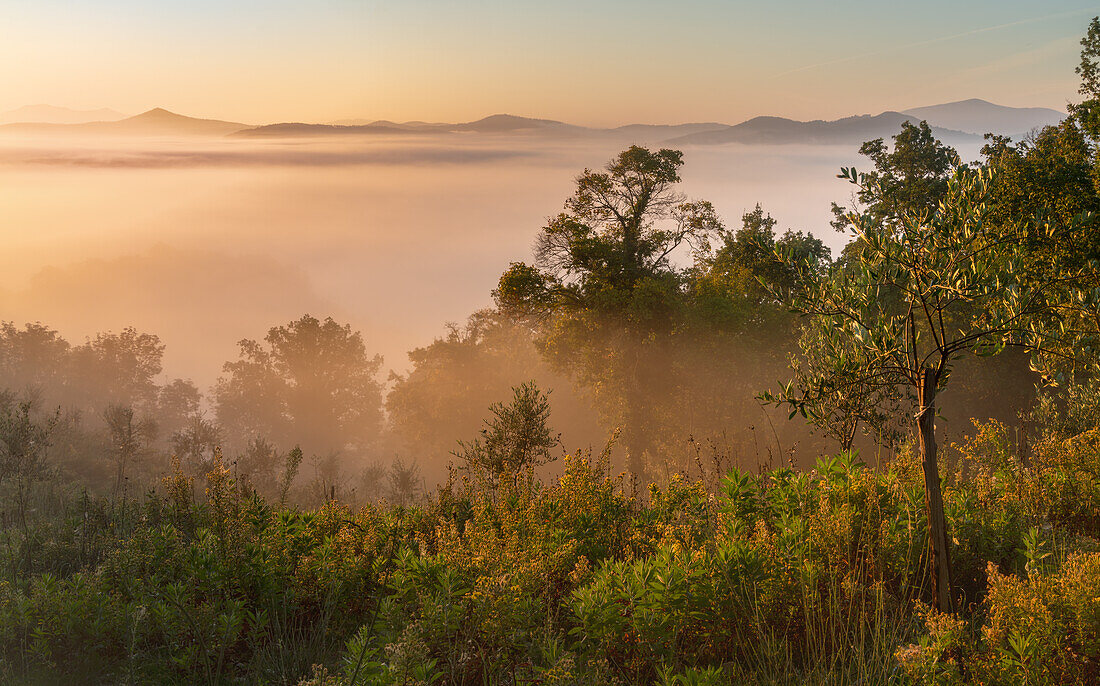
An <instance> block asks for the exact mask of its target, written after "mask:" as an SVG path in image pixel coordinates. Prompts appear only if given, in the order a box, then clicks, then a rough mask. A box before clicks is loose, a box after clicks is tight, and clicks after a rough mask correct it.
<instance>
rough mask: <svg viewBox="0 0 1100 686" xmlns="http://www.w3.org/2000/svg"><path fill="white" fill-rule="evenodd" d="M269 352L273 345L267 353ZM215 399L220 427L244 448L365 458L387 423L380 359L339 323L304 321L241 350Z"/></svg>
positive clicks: (247, 343) (272, 332) (279, 328)
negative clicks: (270, 444)
mask: <svg viewBox="0 0 1100 686" xmlns="http://www.w3.org/2000/svg"><path fill="white" fill-rule="evenodd" d="M265 344H266V345H265ZM239 345H240V359H239V360H237V361H236V362H227V363H226V364H225V366H224V367H223V370H224V371H225V374H226V376H223V377H222V378H220V379H219V380H218V383H217V386H216V388H215V393H214V401H215V406H216V408H217V418H218V423H219V424H221V425H222V426H223V427H225V428H226V429H227V431H229V432H230V434H231V435H233V436H234V437H236V438H237V440H239V441H241V442H242V443H244V442H247V441H249V440H252V439H254V438H257V437H264V438H267V439H269V440H272V441H274V442H275V443H276V444H281V445H284V446H285V445H291V444H295V443H300V444H301V445H302V446H303V447H304V448H305V449H307V450H308V451H310V452H312V453H315V454H320V453H330V452H334V451H340V450H345V449H351V450H353V451H362V450H364V449H365V448H366V447H367V446H369V445H370V444H371V443H372V442H373V441H375V440H376V439H377V437H378V434H379V431H380V426H381V422H382V384H381V383H380V382H379V381H378V379H377V376H378V372H379V370H380V369H381V367H382V358H381V356H379V355H374V356H370V355H368V354H367V352H366V347H365V346H364V344H363V338H362V336H361V335H360V334H359V332H357V331H352V329H351V327H350V326H348V325H346V324H345V325H340V324H337V323H336V322H335V321H333V319H332V318H331V317H330V318H327V319H325V320H324V321H320V320H318V319H316V318H315V317H311V316H309V315H305V316H303V317H302V318H300V319H298V320H295V321H293V322H290V323H289V324H287V325H286V326H277V327H274V328H272V329H271V330H270V331H268V334H267V336H266V337H265V338H264V343H259V342H257V341H254V340H243V341H241V342H240V344H239Z"/></svg>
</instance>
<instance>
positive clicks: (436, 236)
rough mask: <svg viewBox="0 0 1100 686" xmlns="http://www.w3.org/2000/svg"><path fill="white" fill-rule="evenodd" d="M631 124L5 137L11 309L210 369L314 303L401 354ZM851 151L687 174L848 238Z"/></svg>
mask: <svg viewBox="0 0 1100 686" xmlns="http://www.w3.org/2000/svg"><path fill="white" fill-rule="evenodd" d="M618 149H620V142H618V141H603V140H589V139H585V140H568V139H567V140H553V141H546V140H542V139H538V138H525V137H522V136H509V137H495V138H494V137H491V136H477V137H475V136H464V135H456V136H451V137H448V138H446V139H424V138H415V137H407V138H400V137H376V138H362V139H356V140H353V141H348V140H341V141H340V142H337V143H333V142H329V141H323V140H306V139H302V140H291V141H285V140H281V141H265V142H262V143H255V142H252V141H243V140H235V139H191V140H166V139H140V140H137V141H135V140H131V139H121V138H120V139H79V138H74V137H66V138H65V139H45V138H39V139H25V138H16V137H11V136H6V137H4V138H0V214H2V216H3V217H4V218H5V230H4V233H5V247H6V249H5V250H4V251H3V253H2V254H0V318H2V319H5V320H15V321H25V320H29V321H35V320H41V321H44V322H49V323H50V324H51V325H52V326H55V327H57V328H58V329H59V331H60V332H61V333H62V334H64V335H65V336H67V337H69V338H70V339H74V340H80V339H82V338H83V337H85V336H88V335H91V334H93V333H95V332H96V331H100V330H105V329H113V330H118V329H120V328H121V327H124V326H128V325H133V326H136V327H137V328H139V329H142V330H151V331H156V332H158V333H159V335H160V336H161V337H162V338H163V340H164V342H165V343H166V344H167V351H166V358H165V367H166V370H168V371H169V373H171V374H173V375H180V376H184V377H190V378H192V379H194V380H195V381H196V382H197V383H198V384H199V385H200V386H206V385H209V384H210V383H212V382H213V380H214V379H215V377H216V376H217V374H218V372H219V368H220V365H221V363H222V362H223V361H224V360H226V359H227V358H228V356H229V355H230V354H231V353H232V351H233V349H234V345H235V343H236V341H237V340H239V339H241V338H244V337H257V336H262V335H263V333H264V332H265V331H266V329H267V327H269V326H271V325H274V324H275V323H277V322H286V321H290V320H291V319H292V318H295V317H297V316H299V315H301V314H303V313H304V312H310V313H312V314H315V315H318V316H324V315H328V314H332V315H333V316H336V317H337V318H340V319H341V320H344V321H348V322H350V323H352V324H353V325H354V326H355V327H357V328H358V329H360V330H362V331H363V332H364V336H365V338H366V341H367V345H368V347H370V348H371V349H372V350H374V351H377V352H379V353H381V354H383V356H384V357H385V365H386V367H387V368H394V369H398V370H400V369H405V368H406V367H407V366H408V360H407V357H406V353H407V352H408V351H409V350H410V349H412V348H413V347H415V346H418V345H423V344H425V343H427V342H430V341H431V340H432V338H433V337H435V336H438V335H440V334H441V333H442V332H443V331H444V324H445V322H448V321H460V320H463V319H464V318H465V317H466V316H467V315H468V314H469V313H471V312H473V311H474V310H476V309H477V308H479V307H482V306H485V305H486V304H488V302H489V292H490V290H491V289H492V288H493V286H494V285H495V283H496V279H497V278H498V277H499V275H500V273H501V272H502V271H503V269H504V268H505V267H507V265H508V263H509V262H510V261H513V260H519V259H524V258H525V257H526V256H527V255H528V253H529V250H530V245H531V241H532V239H533V237H534V236H535V234H536V232H537V230H538V229H539V227H540V226H541V225H542V224H544V222H545V218H546V217H547V216H548V215H551V214H554V213H556V212H557V211H559V210H560V208H561V204H562V201H563V200H564V199H565V198H566V197H567V196H568V194H569V193H570V190H571V186H572V183H573V177H574V176H575V175H576V174H577V173H578V172H579V171H580V170H581V169H583V168H585V167H598V166H600V165H602V164H603V163H604V162H605V161H606V160H607V159H608V158H609V157H610V156H611V155H613V154H614V153H615V152H617V150H618ZM856 158H857V155H856V153H855V151H854V150H852V149H850V148H834V147H809V146H776V147H760V146H744V145H736V144H734V145H728V146H720V147H712V148H698V149H689V150H687V151H686V152H685V162H686V164H685V167H684V174H683V176H684V184H683V186H684V190H685V192H686V193H687V194H688V195H689V196H692V197H700V198H706V199H709V200H712V201H713V202H714V203H715V205H716V206H717V208H718V210H719V212H720V213H721V214H722V215H723V216H724V217H725V218H726V220H727V221H729V222H734V221H735V220H736V218H737V217H740V215H741V213H742V212H744V211H746V210H747V209H750V208H751V207H752V206H753V205H754V204H755V203H757V202H760V203H762V204H763V206H764V208H765V209H766V210H767V211H769V212H771V213H772V214H773V216H775V217H776V218H777V219H779V221H780V226H781V227H788V226H789V227H791V228H796V229H804V230H812V231H814V232H815V233H816V234H818V235H819V236H821V237H822V238H824V239H825V240H826V242H828V243H830V244H832V245H833V246H834V248H835V247H837V246H838V245H839V244H840V243H841V242H842V241H843V238H842V237H841V236H839V235H837V234H835V233H833V232H832V231H831V229H829V227H828V225H827V221H828V218H829V210H828V208H829V201H830V200H834V199H835V200H840V201H844V200H846V194H847V193H848V190H847V188H846V187H845V184H843V183H842V182H839V181H837V180H836V179H835V178H834V177H835V174H836V171H837V169H838V168H839V167H840V166H841V165H842V164H851V163H855V162H857V159H856Z"/></svg>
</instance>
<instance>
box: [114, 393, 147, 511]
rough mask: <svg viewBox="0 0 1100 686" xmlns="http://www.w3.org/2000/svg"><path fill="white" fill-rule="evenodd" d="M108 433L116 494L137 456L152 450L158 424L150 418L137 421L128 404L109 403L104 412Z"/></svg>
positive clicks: (118, 492)
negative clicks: (151, 444)
mask: <svg viewBox="0 0 1100 686" xmlns="http://www.w3.org/2000/svg"><path fill="white" fill-rule="evenodd" d="M103 420H104V421H105V422H106V423H107V434H108V436H109V438H110V442H111V450H112V452H114V456H115V488H114V492H115V495H116V496H117V495H118V494H120V493H121V492H122V488H123V486H124V485H125V481H126V468H127V467H128V466H129V465H130V464H131V463H133V462H134V461H135V460H136V459H137V458H139V457H142V456H144V455H146V454H148V452H149V444H150V443H151V442H152V441H153V440H154V439H155V438H156V435H157V424H156V422H154V421H153V420H152V419H150V418H148V417H141V418H138V419H136V420H135V418H134V408H132V407H130V406H128V405H108V406H107V409H105V410H104V411H103Z"/></svg>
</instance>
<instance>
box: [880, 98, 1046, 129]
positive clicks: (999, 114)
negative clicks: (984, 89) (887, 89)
mask: <svg viewBox="0 0 1100 686" xmlns="http://www.w3.org/2000/svg"><path fill="white" fill-rule="evenodd" d="M902 114H908V115H910V116H913V117H916V118H917V119H924V120H927V121H928V123H929V125H931V126H938V127H942V128H945V129H954V130H956V131H965V132H966V133H973V134H978V135H982V134H985V133H990V132H991V133H997V134H1001V135H1007V136H1012V137H1013V138H1016V139H1018V138H1019V137H1020V136H1022V135H1023V134H1026V133H1027V132H1029V131H1031V130H1032V129H1034V128H1037V127H1043V126H1049V125H1051V124H1057V123H1058V122H1060V121H1062V120H1063V119H1065V118H1066V113H1065V112H1059V111H1057V110H1052V109H1049V108H1047V107H1005V106H1004V105H995V104H994V103H991V102H987V101H985V100H979V99H977V98H971V99H970V100H960V101H958V102H948V103H944V104H942V105H932V106H930V107H916V108H914V109H911V110H905V111H904V112H903V113H902Z"/></svg>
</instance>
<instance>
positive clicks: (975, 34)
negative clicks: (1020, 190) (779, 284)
mask: <svg viewBox="0 0 1100 686" xmlns="http://www.w3.org/2000/svg"><path fill="white" fill-rule="evenodd" d="M1097 14H1100V3H1097V2H1078V1H1060V0H1053V1H1048V2H1042V3H1040V2H1034V0H995V1H991V0H951V1H948V0H921V1H920V2H913V1H910V2H896V1H894V0H832V1H830V2H823V1H822V0H786V1H782V0H773V1H771V2H759V1H758V2H746V1H742V0H727V1H721V0H680V1H678V2H672V1H669V0H662V1H660V2H656V1H652V0H633V1H619V0H614V1H600V0H583V1H579V0H553V1H549V0H534V1H531V0H466V1H462V2H459V1H457V0H393V1H391V2H380V1H377V0H308V1H307V0H295V1H293V2H291V1H288V0H262V1H259V0H237V1H234V0H116V1H114V2H106V1H103V0H64V1H62V0H0V27H2V28H0V64H2V65H3V67H2V68H0V110H9V109H14V108H16V107H19V106H21V105H27V104H37V103H49V104H55V105H61V106H68V107H75V108H99V107H111V108H114V109H117V110H119V111H122V112H124V113H128V114H133V113H137V112H141V111H143V110H146V109H149V108H151V107H156V106H160V107H165V108H168V109H171V110H174V111H179V112H182V113H185V114H191V115H196V116H204V117H216V118H223V119H231V120H236V121H243V122H246V123H268V122H272V121H286V120H303V121H325V120H332V119H340V118H353V117H354V118H360V117H363V118H385V119H397V120H407V119H424V120H434V121H459V120H469V119H475V118H478V117H481V116H484V115H487V114H492V113H496V112H509V113H514V114H521V115H527V116H540V117H550V118H555V119H563V120H568V121H571V122H575V123H579V124H589V125H611V124H621V123H628V122H654V123H657V122H662V123H665V122H685V121H722V122H729V123H736V122H737V121H741V120H743V119H746V118H749V117H752V116H756V115H760V114H776V115H781V116H788V117H795V118H803V119H806V118H835V117H839V116H845V115H849V114H856V113H877V112H879V111H882V110H884V109H905V108H909V107H916V106H921V105H929V104H936V103H941V102H947V101H951V100H961V99H965V98H971V97H979V98H984V99H987V100H991V101H994V102H998V103H1001V104H1006V105H1013V106H1036V105H1038V106H1047V107H1054V108H1059V109H1060V108H1063V107H1064V106H1065V103H1066V102H1067V101H1068V100H1072V99H1073V98H1074V97H1075V91H1076V86H1077V78H1076V76H1075V75H1074V73H1073V67H1074V66H1075V65H1076V63H1077V60H1078V54H1079V44H1078V41H1079V40H1080V38H1081V37H1082V35H1084V32H1085V30H1086V27H1087V24H1088V21H1089V19H1090V18H1091V17H1092V16H1094V15H1097Z"/></svg>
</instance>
